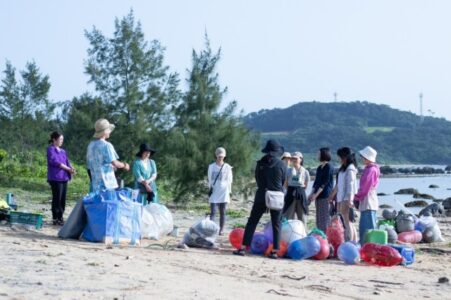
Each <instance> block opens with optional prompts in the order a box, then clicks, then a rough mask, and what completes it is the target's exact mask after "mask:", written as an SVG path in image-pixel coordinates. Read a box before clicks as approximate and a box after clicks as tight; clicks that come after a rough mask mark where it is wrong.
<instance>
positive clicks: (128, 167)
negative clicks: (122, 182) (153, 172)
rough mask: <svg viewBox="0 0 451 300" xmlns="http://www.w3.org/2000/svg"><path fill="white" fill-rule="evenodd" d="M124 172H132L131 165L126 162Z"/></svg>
mask: <svg viewBox="0 0 451 300" xmlns="http://www.w3.org/2000/svg"><path fill="white" fill-rule="evenodd" d="M124 170H125V171H129V170H130V165H129V164H128V163H126V162H124Z"/></svg>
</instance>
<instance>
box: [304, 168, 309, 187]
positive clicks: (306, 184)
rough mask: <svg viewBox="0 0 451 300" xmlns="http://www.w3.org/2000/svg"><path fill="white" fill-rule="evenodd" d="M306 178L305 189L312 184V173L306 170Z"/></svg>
mask: <svg viewBox="0 0 451 300" xmlns="http://www.w3.org/2000/svg"><path fill="white" fill-rule="evenodd" d="M304 172H305V177H304V187H305V188H308V184H309V183H310V173H309V171H308V170H307V169H304Z"/></svg>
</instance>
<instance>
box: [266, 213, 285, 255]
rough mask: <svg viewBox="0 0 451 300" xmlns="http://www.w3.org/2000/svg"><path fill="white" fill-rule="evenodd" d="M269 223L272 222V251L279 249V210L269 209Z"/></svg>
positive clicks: (280, 215) (280, 214)
mask: <svg viewBox="0 0 451 300" xmlns="http://www.w3.org/2000/svg"><path fill="white" fill-rule="evenodd" d="M269 212H270V214H271V223H272V234H273V247H272V249H273V251H277V250H279V240H280V227H281V226H280V223H281V220H280V219H281V217H282V212H281V211H280V210H270V211H269Z"/></svg>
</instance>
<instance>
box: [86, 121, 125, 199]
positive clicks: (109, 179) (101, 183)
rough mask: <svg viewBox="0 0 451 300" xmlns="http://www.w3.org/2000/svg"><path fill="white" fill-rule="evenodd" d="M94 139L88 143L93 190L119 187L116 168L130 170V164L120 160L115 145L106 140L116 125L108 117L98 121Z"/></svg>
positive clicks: (87, 159)
mask: <svg viewBox="0 0 451 300" xmlns="http://www.w3.org/2000/svg"><path fill="white" fill-rule="evenodd" d="M94 127H95V133H94V138H95V140H94V141H91V142H90V143H89V145H88V151H87V154H86V161H87V165H88V171H89V174H90V178H91V187H90V191H91V192H97V191H102V190H105V189H115V188H117V187H118V184H117V180H116V176H115V175H114V168H117V169H124V170H126V171H128V170H130V165H129V164H128V163H126V162H120V161H119V156H118V155H117V153H116V150H114V147H113V145H112V144H111V143H110V142H107V141H106V140H107V139H108V138H109V137H110V134H111V132H112V131H113V130H114V127H115V126H114V125H113V124H110V122H108V120H106V119H99V120H97V121H96V123H95V125H94Z"/></svg>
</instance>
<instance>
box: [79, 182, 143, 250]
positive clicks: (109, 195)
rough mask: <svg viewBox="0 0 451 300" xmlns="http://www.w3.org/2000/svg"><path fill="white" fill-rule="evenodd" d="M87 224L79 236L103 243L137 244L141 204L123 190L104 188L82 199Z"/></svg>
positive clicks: (139, 232) (138, 241)
mask: <svg viewBox="0 0 451 300" xmlns="http://www.w3.org/2000/svg"><path fill="white" fill-rule="evenodd" d="M83 205H84V207H85V211H86V215H87V220H88V222H87V225H86V227H85V230H84V231H83V238H84V239H85V240H87V241H90V242H103V243H105V244H130V245H138V244H140V240H141V207H142V206H141V204H139V203H136V202H133V201H131V199H129V198H128V197H127V196H126V195H124V194H123V193H120V192H117V191H115V190H106V191H103V192H101V193H98V194H90V195H88V196H87V197H85V198H84V199H83Z"/></svg>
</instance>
